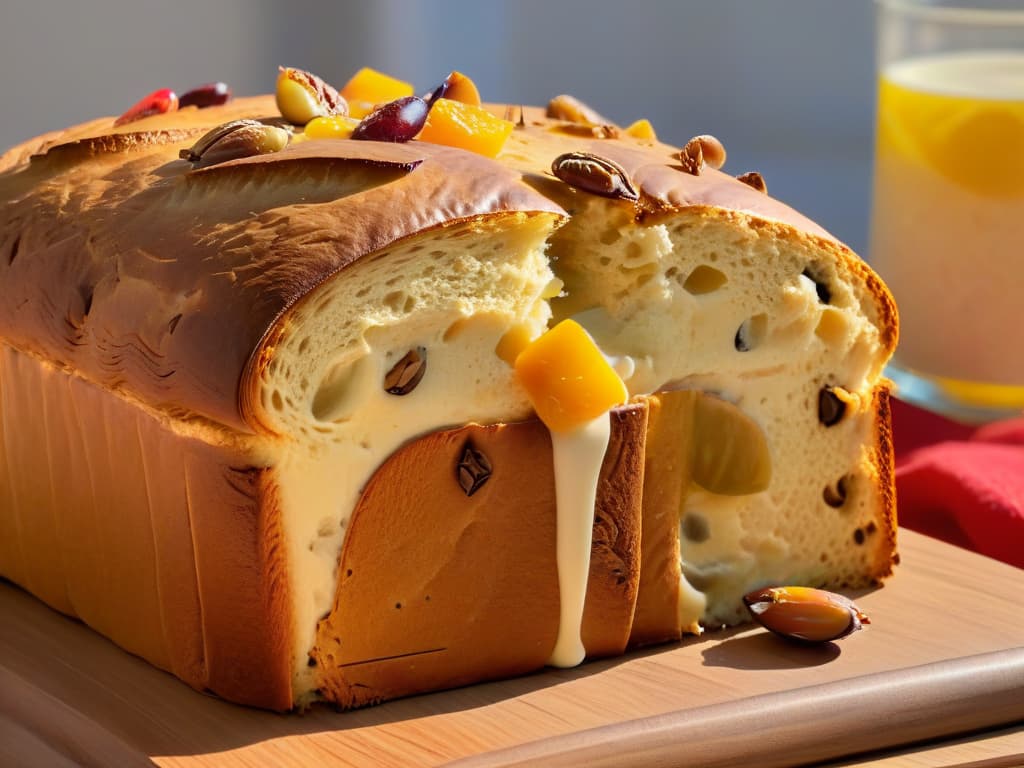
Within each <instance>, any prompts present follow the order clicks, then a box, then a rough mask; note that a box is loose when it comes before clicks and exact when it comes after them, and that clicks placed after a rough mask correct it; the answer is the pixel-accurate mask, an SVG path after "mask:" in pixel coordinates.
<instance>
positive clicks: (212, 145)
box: [178, 120, 291, 168]
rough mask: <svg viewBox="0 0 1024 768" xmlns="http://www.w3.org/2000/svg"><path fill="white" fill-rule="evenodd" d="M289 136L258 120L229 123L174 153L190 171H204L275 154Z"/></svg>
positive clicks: (274, 126)
mask: <svg viewBox="0 0 1024 768" xmlns="http://www.w3.org/2000/svg"><path fill="white" fill-rule="evenodd" d="M290 139H291V135H290V134H289V133H288V131H286V130H284V129H283V128H278V127H277V126H276V125H266V124H264V123H261V122H260V121H258V120H232V121H231V122H229V123H224V124H223V125H218V126H217V127H216V128H214V129H213V130H211V131H209V132H208V133H206V134H204V135H203V136H202V137H200V139H199V140H198V141H197V142H196V143H195V144H193V145H192V146H191V147H190V148H189V149H183V150H181V152H179V153H178V156H179V157H180V158H181V159H182V160H188V161H189V162H190V163H192V166H193V168H205V167H206V166H209V165H216V164H217V163H223V162H226V161H228V160H235V159H237V158H240V157H252V156H253V155H265V154H268V153H270V152H279V151H281V150H282V149H284V148H285V147H286V146H288V142H289V141H290Z"/></svg>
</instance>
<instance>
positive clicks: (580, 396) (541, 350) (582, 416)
mask: <svg viewBox="0 0 1024 768" xmlns="http://www.w3.org/2000/svg"><path fill="white" fill-rule="evenodd" d="M515 369H516V378H517V379H518V380H519V382H520V383H521V384H522V385H523V388H524V389H526V393H527V395H528V396H529V398H530V401H531V402H532V403H533V408H534V410H535V411H537V415H538V416H539V417H540V419H541V421H543V422H544V423H545V424H546V425H547V427H548V429H550V430H552V431H556V432H567V431H569V430H572V429H575V428H576V427H579V426H581V425H582V424H584V423H586V422H588V421H591V420H593V419H596V418H597V417H598V416H600V415H601V414H602V413H605V412H606V411H608V410H609V409H611V408H614V407H615V406H617V405H622V404H623V403H625V402H626V399H627V398H628V397H629V393H628V391H627V390H626V385H625V384H624V383H623V382H622V379H621V378H620V377H619V374H617V373H616V372H615V369H614V368H612V366H611V365H610V364H609V362H608V361H607V360H606V359H605V357H604V355H602V354H601V350H600V349H598V347H597V344H595V343H594V340H593V339H592V338H591V337H590V334H588V333H587V332H586V331H585V330H584V329H583V326H581V325H580V324H579V323H577V322H575V321H573V320H563V321H562V322H560V323H559V324H558V325H556V326H555V327H554V328H552V329H551V330H549V331H548V332H547V333H545V334H543V335H541V336H540V337H538V338H537V339H535V340H534V341H533V342H532V343H530V344H529V345H528V346H527V347H526V348H525V349H524V350H523V351H522V352H520V353H519V356H518V357H517V358H516V366H515Z"/></svg>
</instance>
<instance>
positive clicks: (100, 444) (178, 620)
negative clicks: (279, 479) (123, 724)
mask: <svg viewBox="0 0 1024 768" xmlns="http://www.w3.org/2000/svg"><path fill="white" fill-rule="evenodd" d="M0 404H2V407H0V426H2V431H3V434H4V440H3V441H0V442H2V445H0V473H2V477H3V478H4V481H3V483H0V542H2V543H0V574H3V575H4V576H6V577H7V578H10V579H12V580H13V581H14V582H16V583H18V584H20V585H22V586H24V587H25V588H26V589H28V590H29V591H31V592H33V593H34V594H35V595H37V596H38V597H40V598H41V599H43V600H45V601H46V602H47V603H49V604H50V605H52V606H53V607H54V608H57V609H58V610H61V611H63V612H65V613H68V614H70V615H73V616H77V617H78V618H80V619H82V621H84V622H85V623H86V624H89V625H90V626H92V627H94V628H95V629H97V630H98V631H100V632H101V633H103V634H104V635H106V636H107V637H110V638H111V639H112V640H114V642H116V643H118V644H119V645H121V646H122V647H124V648H125V649H126V650H128V651H131V652H132V653H135V654H138V655H140V656H142V657H143V658H145V659H147V660H148V661H150V662H151V663H153V664H155V665H156V666H159V667H161V668H163V669H167V670H169V671H171V672H173V673H174V674H175V675H177V676H178V677H180V678H181V679H182V680H184V681H185V682H187V683H188V684H189V685H191V686H192V687H194V688H196V689H198V690H210V691H213V692H214V693H216V694H218V695H220V696H223V697H225V698H227V699H231V700H233V701H238V702H242V703H248V704H255V705H258V706H262V707H269V708H273V709H281V710H283V709H288V708H290V707H291V705H292V695H291V665H290V658H291V654H290V647H291V642H292V635H293V633H292V627H291V623H290V622H291V598H290V595H289V592H288V590H289V586H288V579H287V575H286V573H285V571H284V565H285V563H284V557H283V553H282V551H281V550H280V517H279V510H278V508H277V506H276V504H275V498H276V496H275V490H274V486H273V478H272V470H269V469H267V468H264V467H261V466H260V465H259V464H258V463H257V462H256V461H255V457H253V456H250V455H246V454H244V453H240V452H238V451H236V450H233V449H229V448H220V447H217V446H214V445H210V444H208V443H205V442H203V441H201V440H196V439H192V438H188V437H182V436H179V435H176V434H174V433H173V432H171V431H169V430H168V429H167V428H166V426H165V425H163V424H162V423H161V422H159V421H157V420H156V419H154V418H153V417H152V416H150V415H148V414H146V413H145V412H144V411H143V410H141V409H139V408H137V407H135V406H134V405H133V404H131V403H128V402H126V401H124V400H121V399H119V398H116V397H112V396H111V395H110V393H109V392H107V391H105V390H103V389H101V388H99V387H96V386H94V385H92V384H91V383H89V382H86V381H84V380H82V379H80V378H77V377H74V376H71V375H68V374H66V373H64V372H62V371H59V370H55V369H54V368H52V367H51V366H48V365H46V364H44V363H41V362H39V361H37V360H34V359H32V358H31V357H29V356H27V355H25V354H22V353H20V352H17V351H15V350H13V349H11V348H10V347H8V346H6V345H0ZM257 629H258V631H257Z"/></svg>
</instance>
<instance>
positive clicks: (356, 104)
mask: <svg viewBox="0 0 1024 768" xmlns="http://www.w3.org/2000/svg"><path fill="white" fill-rule="evenodd" d="M376 108H377V105H376V104H374V103H373V102H372V101H361V100H359V99H354V100H352V101H350V102H349V103H348V116H349V117H356V118H359V119H360V120H362V119H363V118H364V117H366V116H367V115H368V114H370V113H371V112H373V110H375V109H376Z"/></svg>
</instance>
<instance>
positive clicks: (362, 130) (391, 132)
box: [352, 96, 427, 142]
mask: <svg viewBox="0 0 1024 768" xmlns="http://www.w3.org/2000/svg"><path fill="white" fill-rule="evenodd" d="M426 120H427V102H425V101H424V100H423V99H421V98H418V97H416V96H403V97H402V98H400V99H395V100H394V101H389V102H388V103H387V104H381V105H380V106H379V107H377V108H376V109H374V110H373V112H371V113H370V114H368V115H367V116H366V117H364V118H363V119H362V120H361V121H360V123H359V125H357V126H356V129H355V130H354V131H353V132H352V138H353V139H359V140H363V141H391V142H406V141H411V140H412V139H413V138H415V137H416V135H417V134H418V133H419V132H420V131H421V130H423V124H424V123H425V122H426Z"/></svg>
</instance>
